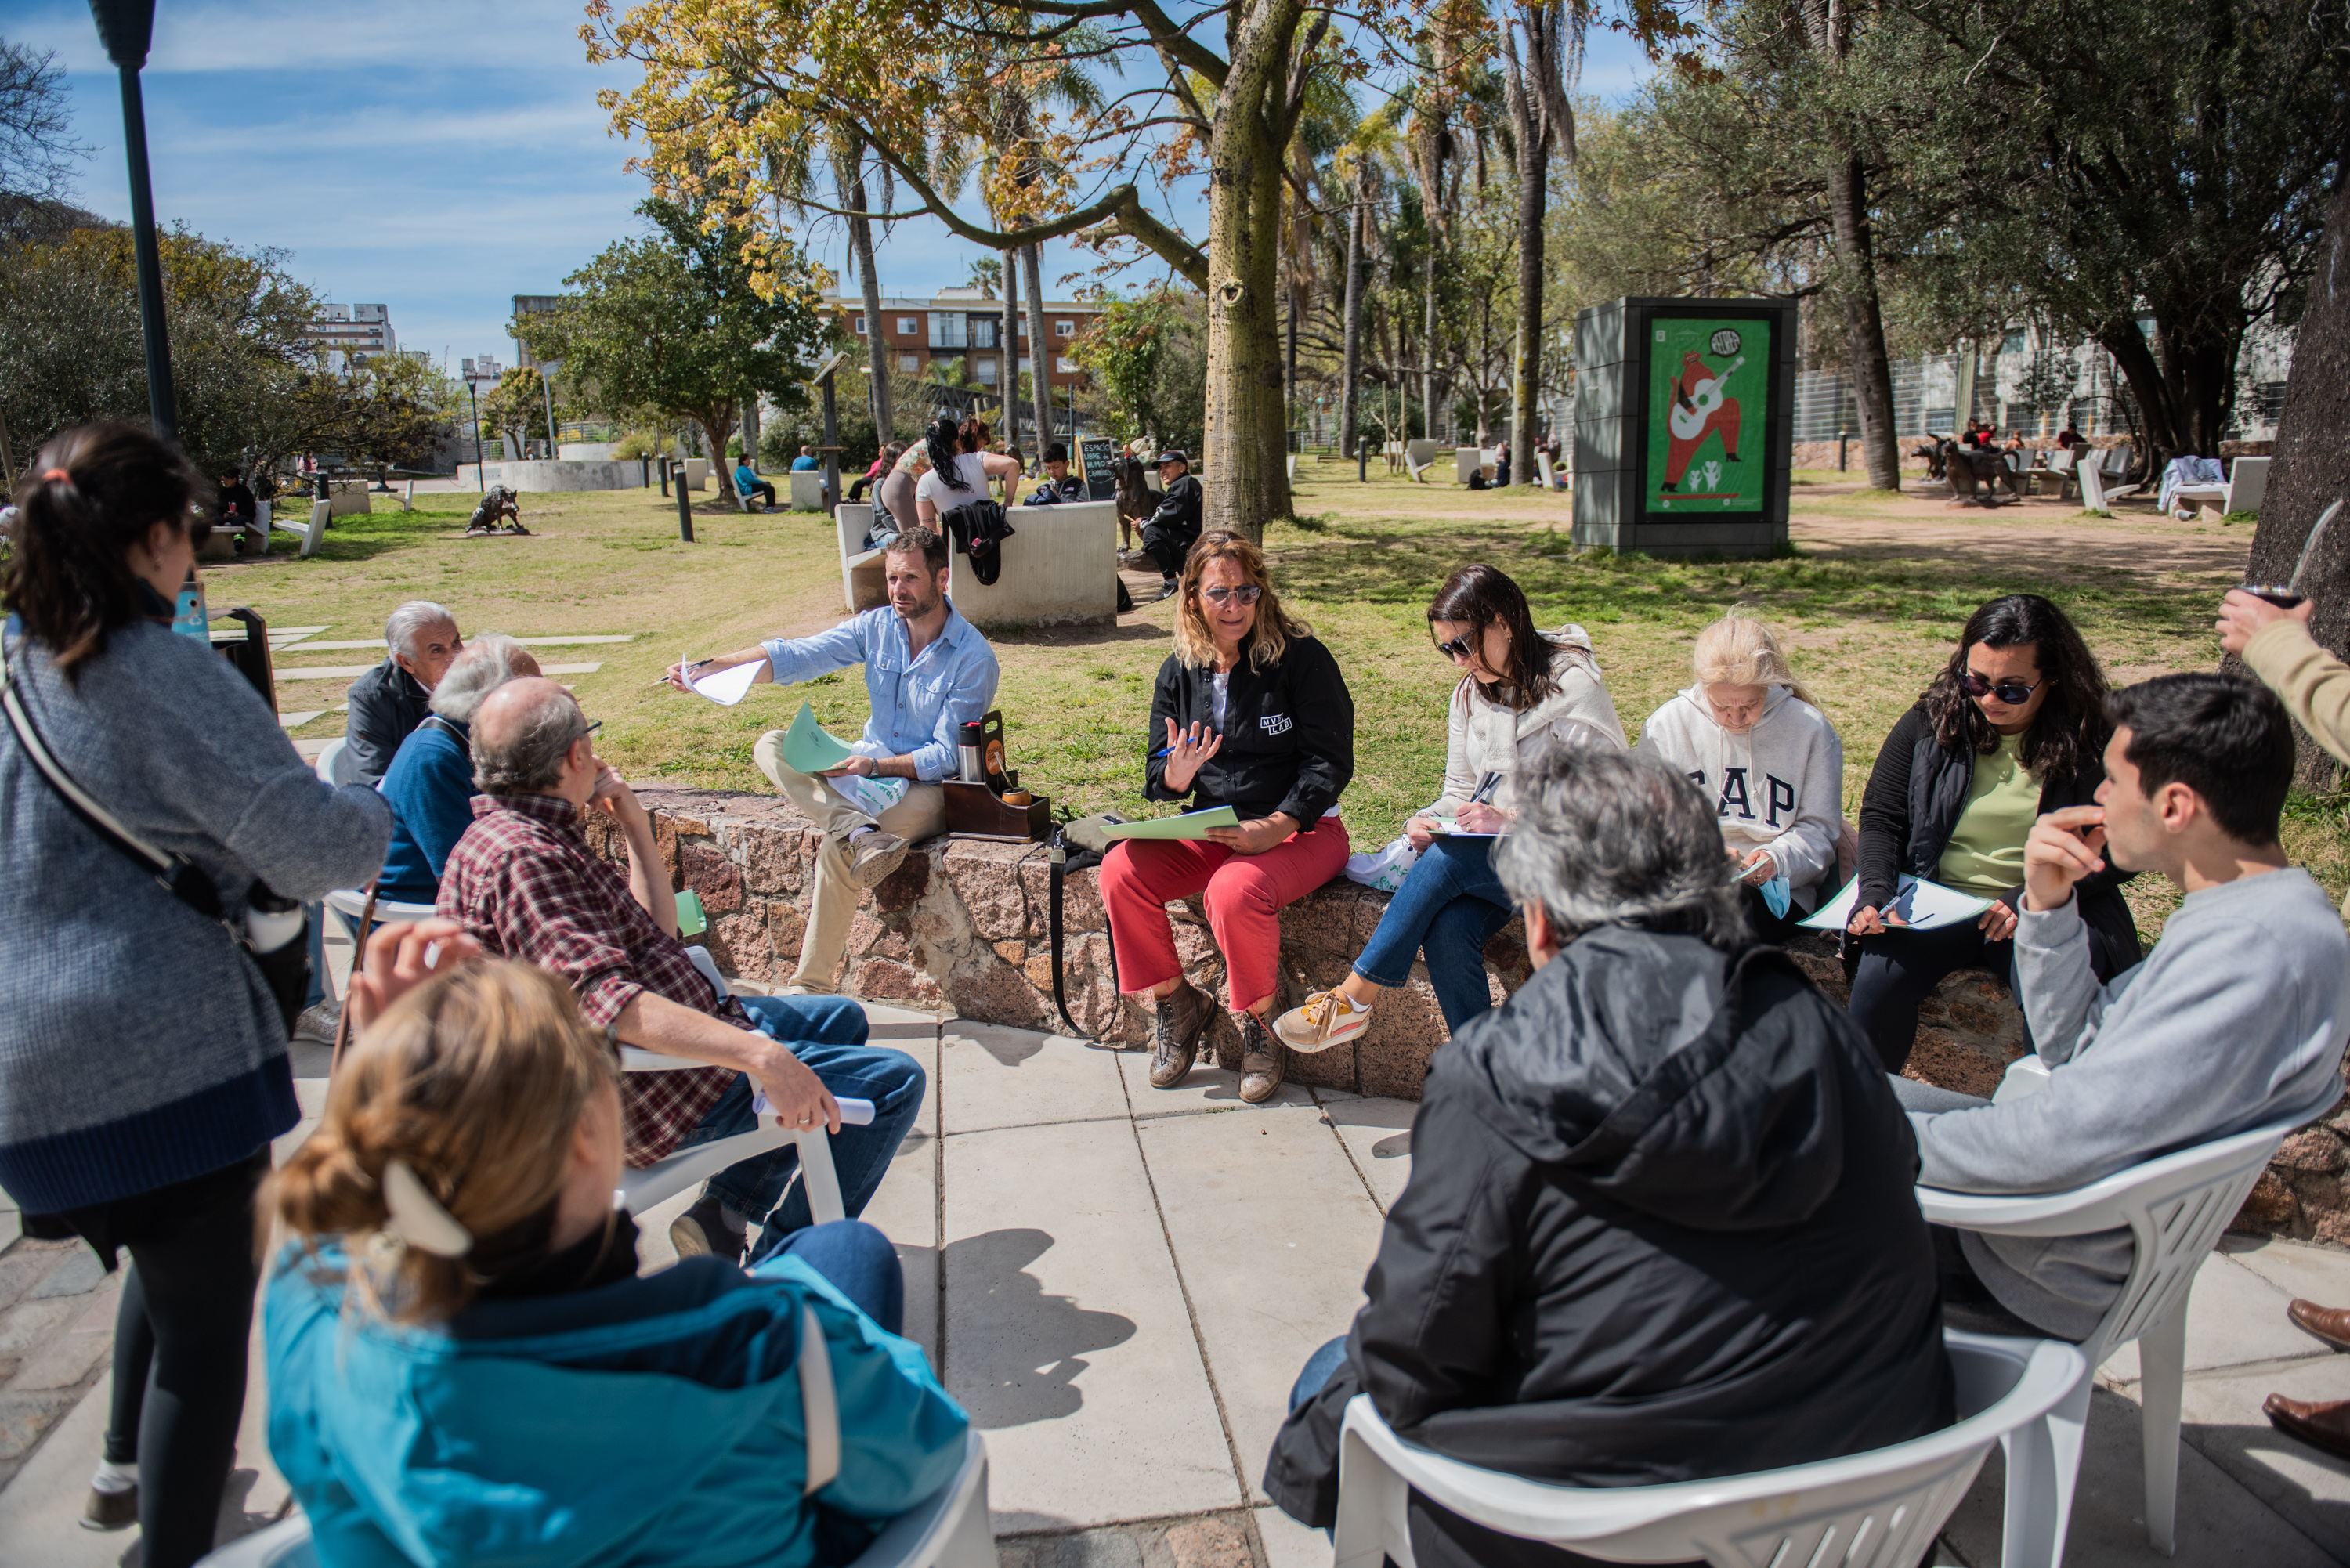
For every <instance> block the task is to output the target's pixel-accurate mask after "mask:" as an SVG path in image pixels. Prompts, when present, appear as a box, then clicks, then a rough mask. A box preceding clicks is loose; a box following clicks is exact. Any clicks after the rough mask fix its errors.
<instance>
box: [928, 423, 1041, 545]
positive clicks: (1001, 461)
mask: <svg viewBox="0 0 2350 1568" xmlns="http://www.w3.org/2000/svg"><path fill="white" fill-rule="evenodd" d="M994 434H995V432H994V431H992V430H990V429H989V428H988V425H987V421H985V420H980V419H968V420H964V421H962V422H961V423H957V422H956V421H955V420H954V418H953V416H952V415H949V414H941V415H940V416H939V417H938V418H937V419H935V420H932V421H931V428H930V430H929V431H927V432H926V433H925V435H924V437H923V447H924V450H925V451H926V452H928V453H929V456H930V472H927V473H925V474H923V475H922V477H921V479H920V482H919V483H917V484H916V485H915V487H914V497H915V501H914V504H915V508H916V510H917V511H918V512H919V513H920V521H921V524H922V525H923V526H924V527H926V528H936V527H938V525H939V519H940V518H941V517H942V516H944V515H945V514H947V513H950V512H951V511H953V510H954V509H955V508H956V507H958V506H961V505H963V504H966V503H968V502H972V501H984V500H986V499H987V482H988V481H989V480H991V479H1017V478H1019V477H1020V460H1019V459H1017V458H1014V457H1007V456H1005V455H1004V454H1003V453H1002V452H990V451H988V450H987V443H988V442H989V441H993V439H994Z"/></svg>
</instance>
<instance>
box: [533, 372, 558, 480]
mask: <svg viewBox="0 0 2350 1568" xmlns="http://www.w3.org/2000/svg"><path fill="white" fill-rule="evenodd" d="M560 369H563V361H562V360H560V359H541V360H540V361H539V362H538V389H539V390H540V391H541V392H543V393H545V394H546V455H547V457H548V459H549V460H553V459H555V458H558V457H561V456H562V455H563V443H562V442H561V441H559V440H557V439H556V433H555V373H556V371H557V370H560Z"/></svg>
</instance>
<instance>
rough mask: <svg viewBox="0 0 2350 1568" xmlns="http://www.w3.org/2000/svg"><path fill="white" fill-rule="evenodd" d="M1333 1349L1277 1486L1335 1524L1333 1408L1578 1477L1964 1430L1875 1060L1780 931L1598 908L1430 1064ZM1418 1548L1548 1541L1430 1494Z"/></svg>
mask: <svg viewBox="0 0 2350 1568" xmlns="http://www.w3.org/2000/svg"><path fill="white" fill-rule="evenodd" d="M1411 1143H1412V1151H1413V1161H1414V1163H1413V1167H1412V1172H1411V1180H1410V1181H1409V1184H1407V1185H1406V1187H1405V1189H1404V1191H1403V1194H1402V1196H1401V1197H1399V1199H1397V1200H1396V1203H1395V1206H1394V1208H1393V1209H1392V1210H1390V1211H1389V1212H1388V1220H1387V1226H1386V1231H1385V1233H1384V1234H1383V1235H1382V1237H1381V1239H1380V1241H1379V1252H1378V1262H1375V1263H1374V1264H1372V1266H1371V1272H1370V1275H1369V1277H1368V1278H1367V1280H1366V1281H1365V1282H1364V1292H1365V1293H1366V1295H1367V1297H1368V1298H1369V1300H1368V1302H1367V1304H1366V1305H1365V1306H1364V1307H1363V1309H1362V1311H1361V1313H1360V1314H1358V1315H1357V1317H1356V1319H1355V1325H1354V1331H1353V1333H1352V1334H1349V1335H1348V1336H1347V1359H1346V1361H1345V1362H1344V1363H1343V1364H1342V1365H1341V1366H1339V1367H1338V1369H1337V1370H1336V1372H1335V1373H1333V1374H1332V1375H1331V1377H1330V1380H1329V1382H1328V1383H1326V1385H1325V1386H1323V1388H1322V1390H1321V1392H1320V1393H1319V1394H1317V1395H1315V1397H1312V1398H1311V1399H1309V1400H1307V1401H1306V1402H1305V1404H1304V1405H1302V1406H1300V1407H1298V1408H1297V1409H1296V1410H1295V1411H1294V1412H1293V1413H1292V1414H1291V1415H1290V1417H1289V1419H1288V1421H1287V1422H1286V1423H1285V1424H1284V1426H1283V1427H1282V1428H1281V1432H1280V1435H1279V1436H1278V1437H1277V1438H1275V1439H1274V1445H1273V1454H1272V1459H1271V1461H1270V1463H1269V1464H1268V1465H1267V1466H1266V1469H1265V1477H1264V1486H1265V1490H1266V1491H1267V1492H1269V1493H1270V1494H1271V1495H1272V1497H1273V1500H1274V1501H1275V1502H1277V1503H1279V1504H1280V1505H1281V1507H1282V1509H1283V1510H1284V1511H1286V1512H1287V1513H1288V1514H1290V1515H1291V1516H1292V1517H1293V1518H1295V1519H1298V1520H1302V1521H1305V1523H1307V1524H1313V1525H1320V1526H1325V1527H1326V1526H1328V1525H1329V1524H1330V1523H1331V1522H1332V1521H1333V1519H1334V1517H1335V1515H1336V1506H1337V1499H1338V1457H1339V1430H1340V1426H1341V1423H1342V1422H1343V1420H1344V1418H1345V1415H1346V1407H1347V1401H1348V1400H1350V1399H1352V1398H1353V1397H1355V1396H1356V1395H1357V1394H1368V1395H1369V1396H1370V1397H1371V1402H1372V1404H1373V1405H1374V1406H1375V1407H1377V1408H1378V1412H1379V1414H1380V1415H1381V1416H1382V1417H1385V1418H1386V1420H1387V1422H1388V1425H1389V1426H1390V1427H1392V1428H1395V1430H1396V1431H1397V1432H1398V1433H1399V1435H1400V1436H1402V1437H1403V1438H1407V1439H1409V1441H1412V1442H1415V1443H1419V1444H1422V1445H1424V1446H1425V1447H1428V1448H1430V1449H1435V1450H1436V1451H1437V1452H1439V1453H1440V1454H1445V1455H1448V1456H1450V1457H1451V1458H1453V1459H1461V1460H1463V1461H1465V1462H1467V1463H1469V1464H1473V1465H1482V1466H1484V1467H1486V1468H1488V1469H1500V1470H1506V1471H1509V1472H1511V1473H1513V1474H1516V1475H1522V1476H1530V1477H1534V1478H1536V1479H1538V1480H1550V1481H1561V1482H1565V1483H1567V1484H1569V1485H1574V1486H1581V1487H1621V1486H1653V1485H1659V1484H1663V1483H1667V1482H1673V1481H1687V1480H1702V1479H1705V1478H1709V1477H1713V1476H1724V1475H1737V1474H1741V1473H1743V1472H1747V1471H1752V1470H1760V1469H1778V1468H1780V1467H1783V1466H1786V1465H1799V1464H1804V1463H1807V1462H1809V1461H1812V1460H1814V1459H1834V1458H1837V1457H1839V1456H1842V1455H1846V1454H1856V1453H1861V1452H1864V1451H1866V1450H1868V1449H1877V1448H1883V1447H1886V1446H1887V1445H1890V1444H1893V1443H1898V1442H1903V1441H1906V1440H1908V1438H1916V1437H1921V1436H1923V1435H1925V1434H1926V1433H1928V1432H1931V1431H1934V1430H1936V1429H1938V1428H1942V1427H1946V1426H1948V1425H1950V1422H1951V1420H1952V1419H1953V1417H1954V1410H1953V1406H1954V1386H1953V1382H1952V1378H1951V1373H1950V1362H1949V1359H1948V1358H1947V1357H1946V1356H1945V1355H1944V1354H1943V1350H1942V1313H1941V1297H1940V1293H1939V1289H1938V1287H1937V1284H1936V1281H1935V1274H1934V1254H1933V1247H1932V1244H1931V1242H1930V1241H1929V1240H1928V1237H1927V1231H1926V1223H1925V1220H1923V1219H1922V1218H1921V1217H1920V1216H1919V1215H1918V1203H1917V1199H1916V1198H1915V1197H1913V1196H1912V1190H1911V1189H1912V1186H1913V1184H1914V1183H1915V1181H1916V1180H1917V1176H1918V1145H1917V1140H1916V1139H1915V1138H1914V1137H1912V1136H1911V1133H1910V1130H1909V1121H1908V1117H1907V1116H1904V1115H1903V1114H1902V1112H1901V1108H1900V1106H1898V1104H1897V1103H1896V1102H1895V1100H1894V1098H1893V1092H1892V1089H1891V1087H1890V1085H1889V1084H1888V1083H1887V1079H1886V1076H1885V1070H1884V1068H1883V1067H1882V1066H1881V1065H1880V1064H1878V1062H1877V1054H1876V1052H1875V1051H1874V1050H1872V1049H1871V1048H1870V1046H1869V1044H1868V1042H1867V1041H1866V1039H1864V1038H1863V1037H1862V1035H1861V1033H1860V1031H1859V1030H1858V1029H1857V1028H1856V1026H1855V1025H1854V1024H1853V1023H1852V1021H1851V1020H1850V1019H1849V1018H1847V1017H1846V1015H1845V1011H1844V1009H1843V1008H1841V1007H1838V1006H1837V1005H1836V1004H1835V1003H1834V1002H1830V1001H1828V1000H1827V999H1826V998H1825V997H1824V996H1822V995H1821V994H1820V992H1819V991H1818V989H1817V988H1815V987H1814V985H1813V984H1812V982H1811V981H1809V980H1807V979H1806V978H1804V973H1803V971H1800V970H1798V969H1797V968H1796V967H1795V965H1794V961H1793V960H1791V959H1789V958H1788V957H1787V956H1786V955H1785V954H1783V953H1782V952H1780V951H1779V950H1776V949H1774V948H1763V947H1752V948H1748V949H1747V950H1745V951H1744V952H1742V953H1741V954H1739V955H1737V957H1735V958H1734V959H1733V958H1731V956H1730V955H1728V954H1725V953H1723V952H1721V950H1718V949H1715V948H1712V947H1711V946H1708V945H1707V944H1705V943H1704V942H1701V941H1700V940H1697V939H1696V938H1694V937H1687V936H1673V935H1660V934H1658V933H1654V932H1649V931H1643V930H1638V929H1631V928H1627V927H1622V926H1606V927H1601V928H1599V929H1596V930H1594V931H1591V932H1589V933H1587V934H1586V935H1585V936H1583V937H1581V938H1579V939H1577V940H1575V941H1574V942H1573V943H1571V944H1570V945H1569V946H1568V947H1567V949H1566V950H1565V951H1564V952H1562V953H1561V954H1559V956H1558V957H1556V958H1555V959H1553V960H1551V961H1550V962H1548V963H1546V964H1544V966H1543V967H1542V968H1541V969H1540V970H1539V971H1536V973H1535V974H1534V978H1533V979H1532V980H1531V981H1527V982H1526V984H1525V985H1524V986H1523V988H1521V989H1520V990H1519V992H1517V994H1516V995H1515V996H1513V997H1512V998H1511V999H1510V1000H1509V1001H1508V1002H1504V1003H1503V1005H1502V1006H1501V1007H1500V1008H1499V1009H1497V1010H1495V1011H1494V1012H1488V1013H1486V1014H1485V1015H1484V1016H1483V1017H1482V1018H1479V1019H1477V1020H1476V1021H1475V1022H1473V1023H1469V1024H1466V1025H1464V1026H1463V1027H1462V1029H1461V1032H1460V1033H1458V1034H1456V1035H1455V1036H1454V1037H1453V1039H1452V1041H1451V1044H1448V1045H1446V1046H1445V1047H1444V1048H1443V1049H1442V1050H1440V1051H1439V1052H1438V1053H1437V1054H1436V1056H1435V1057H1434V1059H1433V1060H1432V1061H1431V1062H1430V1064H1429V1075H1428V1082H1427V1086H1426V1089H1425V1091H1424V1093H1423V1096H1422V1098H1421V1100H1420V1103H1419V1113H1418V1115H1417V1116H1415V1117H1414V1118H1413V1121H1412V1129H1411ZM1409 1521H1410V1526H1411V1535H1412V1549H1413V1552H1414V1553H1415V1554H1416V1555H1417V1557H1418V1558H1419V1562H1420V1563H1421V1564H1422V1568H1451V1565H1453V1564H1463V1563H1467V1564H1476V1565H1478V1568H1500V1565H1503V1564H1516V1563H1562V1562H1568V1561H1583V1560H1582V1559H1575V1558H1569V1557H1568V1556H1567V1555H1566V1554H1565V1553H1563V1552H1559V1551H1558V1550H1557V1549H1556V1548H1555V1547H1550V1546H1544V1545H1538V1544H1536V1543H1534V1542H1525V1541H1516V1540H1513V1539H1511V1538H1508V1537H1503V1536H1500V1535H1496V1534H1494V1533H1492V1532H1488V1531H1484V1530H1482V1529H1480V1528H1479V1527H1477V1526H1475V1525H1472V1524H1470V1523H1469V1522H1468V1521H1463V1520H1461V1519H1460V1518H1459V1517H1458V1516H1456V1515H1454V1514H1452V1513H1450V1512H1449V1511H1445V1510H1443V1509H1441V1508H1439V1507H1437V1506H1435V1505H1433V1504H1431V1503H1430V1502H1429V1501H1427V1500H1426V1499H1425V1498H1423V1497H1421V1496H1420V1495H1419V1493H1418V1492H1414V1493H1413V1494H1412V1497H1411V1501H1410V1505H1409Z"/></svg>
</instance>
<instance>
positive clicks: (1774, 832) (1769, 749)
mask: <svg viewBox="0 0 2350 1568" xmlns="http://www.w3.org/2000/svg"><path fill="white" fill-rule="evenodd" d="M1638 750H1640V751H1643V752H1648V753H1653V754H1655V755H1657V756H1660V757H1662V758H1664V759H1665V760H1666V761H1667V762H1669V763H1672V764H1673V766H1675V767H1677V768H1679V769H1680V770H1681V771H1682V772H1683V773H1686V774H1689V776H1690V779H1691V780H1692V781H1693V782H1694V783H1695V784H1697V787H1698V788H1699V789H1700V791H1702V792H1704V793H1705V794H1710V795H1711V796H1713V797H1714V804H1715V806H1716V808H1717V809H1718V810H1719V812H1720V814H1721V836H1722V839H1723V841H1724V842H1725V843H1727V844H1728V845H1730V846H1731V847H1732V848H1735V849H1767V850H1769V851H1770V852H1771V858H1772V859H1773V860H1774V861H1776V862H1777V863H1778V867H1779V869H1780V870H1781V871H1783V872H1784V873H1785V874H1786V877H1787V881H1788V884H1789V885H1790V886H1791V887H1792V888H1794V890H1795V892H1796V894H1797V898H1796V900H1795V901H1796V903H1797V904H1798V905H1800V906H1801V907H1803V908H1804V909H1812V908H1814V907H1815V906H1816V905H1817V904H1818V902H1819V895H1820V894H1821V893H1823V892H1825V891H1826V890H1827V889H1828V888H1830V887H1831V886H1832V885H1833V884H1834V881H1835V868H1836V836H1837V835H1838V834H1839V833H1841V832H1842V831H1843V828H1844V742H1842V741H1840V740H1838V739H1837V738H1836V732H1835V725H1833V724H1831V723H1829V722H1828V721H1827V715H1826V714H1825V713H1823V712H1821V711H1819V710H1818V709H1817V708H1814V707H1813V706H1812V705H1811V704H1810V703H1809V702H1806V701H1804V700H1803V699H1802V698H1800V697H1798V696H1796V695H1795V694H1794V692H1793V691H1788V690H1787V689H1786V688H1785V687H1783V686H1773V687H1772V688H1771V694H1770V696H1768V697H1767V698H1765V699H1764V700H1763V717H1761V718H1760V719H1757V720H1756V721H1755V722H1754V727H1753V728H1752V729H1751V730H1749V731H1747V732H1746V733H1744V734H1742V735H1733V734H1731V732H1729V731H1727V730H1725V729H1723V728H1722V727H1721V725H1720V724H1717V723H1715V722H1714V720H1713V714H1712V713H1711V711H1709V710H1708V709H1707V707H1706V702H1705V694H1704V693H1703V692H1701V691H1699V690H1698V689H1697V688H1696V687H1694V686H1691V687H1690V689H1689V690H1687V691H1683V692H1681V693H1680V694H1679V695H1678V696H1676V697H1674V698H1673V699H1672V701H1669V702H1667V703H1666V704H1665V705H1664V706H1663V707H1661V708H1659V709H1658V710H1657V711H1655V712H1653V713H1651V714H1649V715H1648V722H1647V723H1645V724H1643V725H1641V726H1640V744H1639V746H1638Z"/></svg>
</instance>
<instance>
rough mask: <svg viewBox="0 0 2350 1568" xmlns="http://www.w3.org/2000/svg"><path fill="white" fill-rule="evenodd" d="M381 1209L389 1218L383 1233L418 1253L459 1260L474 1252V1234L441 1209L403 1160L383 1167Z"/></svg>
mask: <svg viewBox="0 0 2350 1568" xmlns="http://www.w3.org/2000/svg"><path fill="white" fill-rule="evenodd" d="M383 1206H384V1209H385V1211H386V1212H387V1213H388V1214H389V1215H390V1219H389V1220H386V1222H385V1224H384V1227H383V1231H384V1234H385V1235H387V1236H391V1237H394V1238H396V1239H398V1240H399V1241H401V1242H403V1243H405V1244H406V1245H408V1246H411V1247H413V1248H415V1249H416V1250H417V1251H420V1252H430V1253H432V1255H433V1256H434V1257H436V1258H462V1257H463V1256H464V1255H465V1254H466V1253H468V1252H470V1251H473V1232H472V1231H468V1230H466V1229H465V1228H464V1227H463V1225H460V1224H459V1223H457V1217H456V1216H455V1215H453V1214H452V1213H450V1212H449V1210H446V1209H443V1208H442V1206H441V1200H440V1199H437V1198H435V1197H433V1196H432V1193H431V1192H430V1191H428V1190H427V1189H425V1186H424V1183H423V1182H422V1181H421V1180H420V1179H418V1178H417V1175H416V1172H414V1171H413V1170H411V1169H410V1168H409V1167H408V1162H407V1161H406V1160H404V1159H394V1160H387V1161H386V1162H385V1163H384V1168H383Z"/></svg>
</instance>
